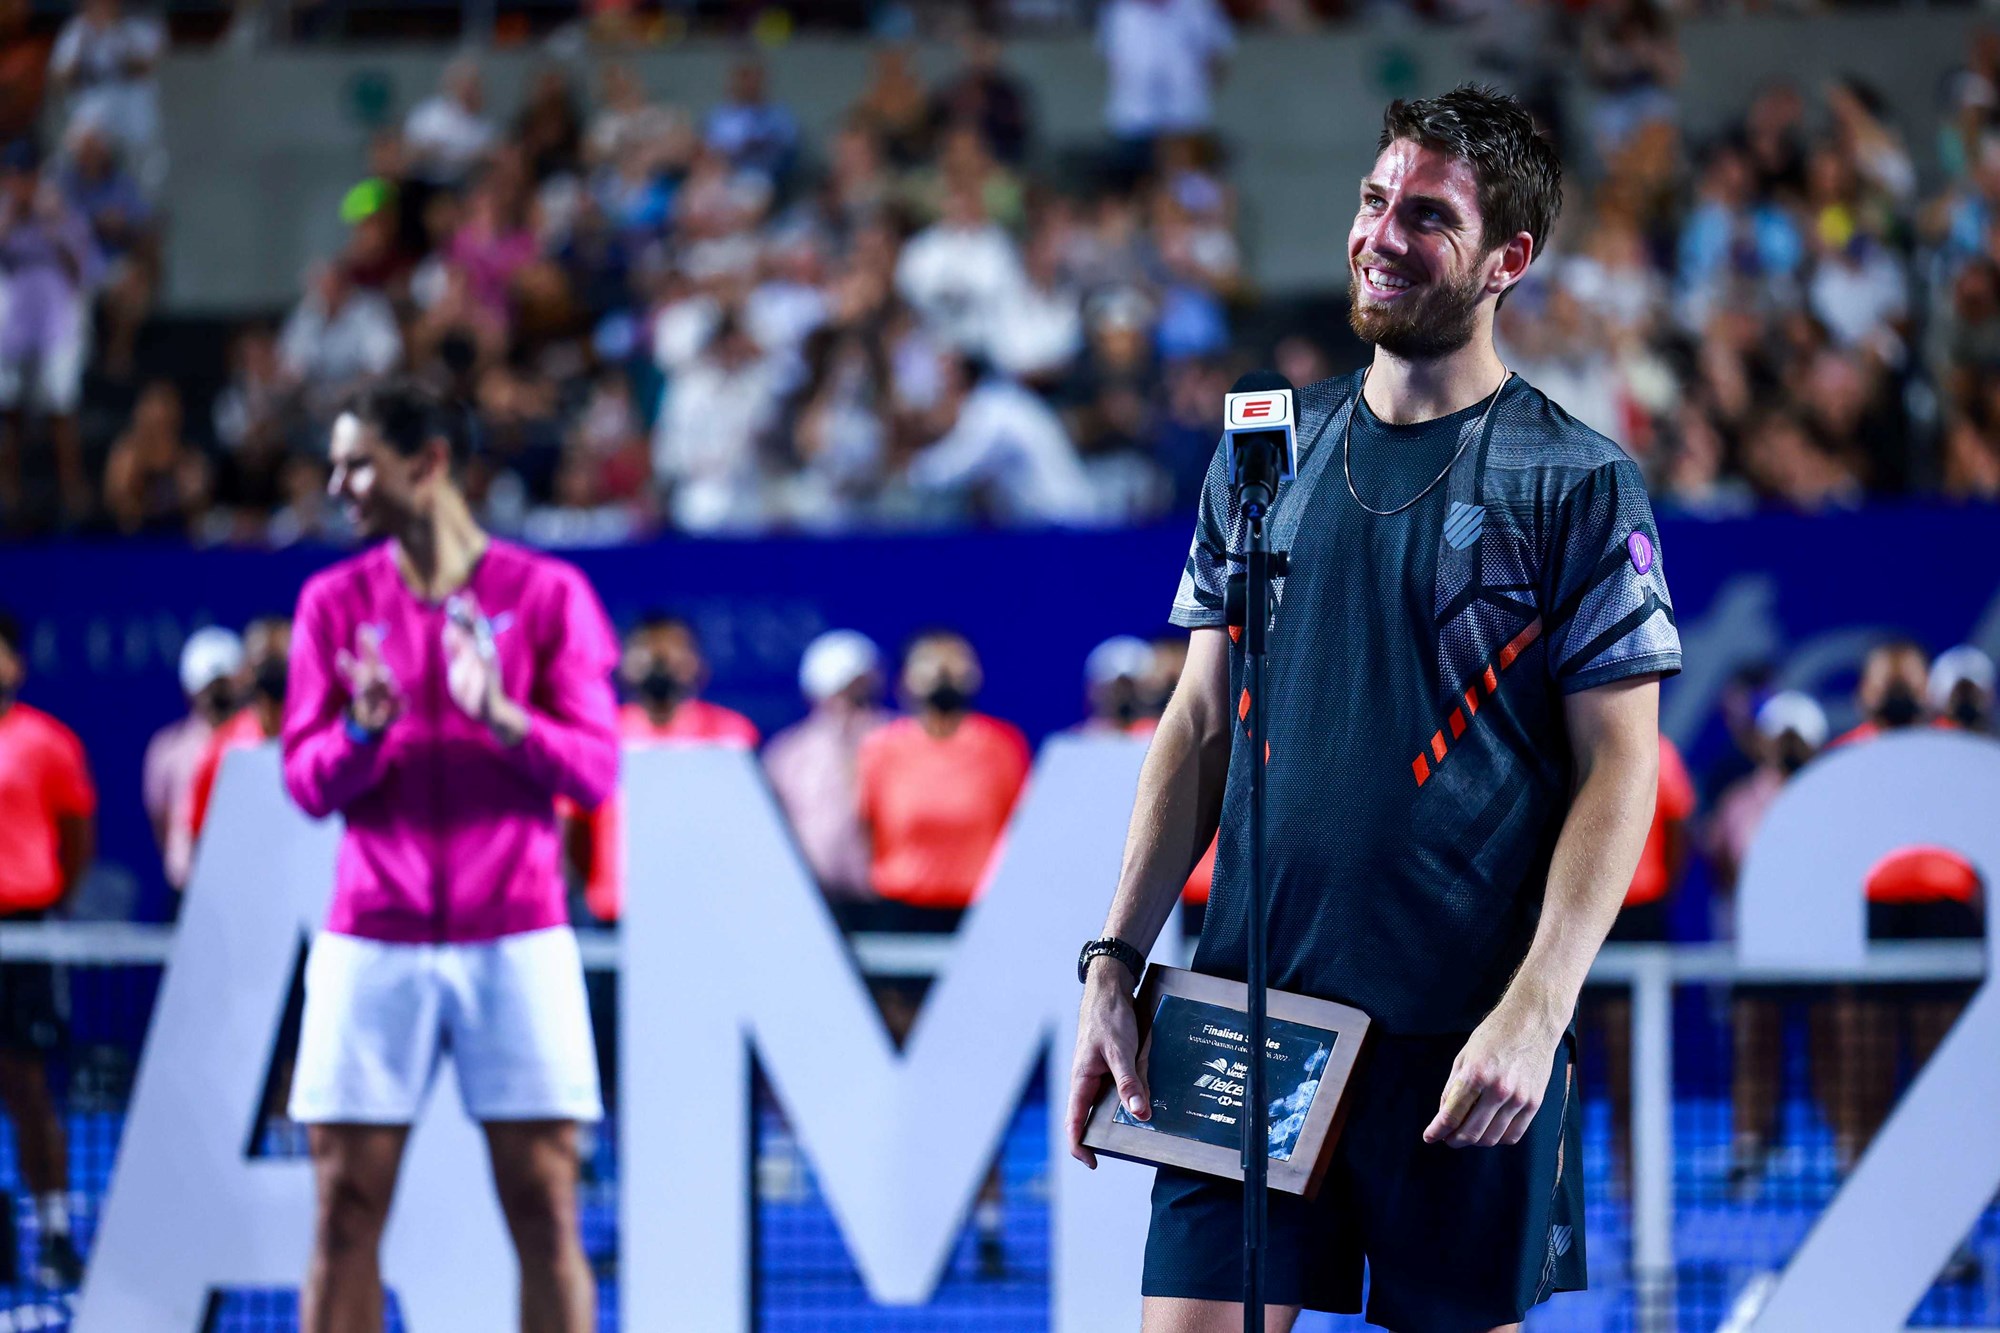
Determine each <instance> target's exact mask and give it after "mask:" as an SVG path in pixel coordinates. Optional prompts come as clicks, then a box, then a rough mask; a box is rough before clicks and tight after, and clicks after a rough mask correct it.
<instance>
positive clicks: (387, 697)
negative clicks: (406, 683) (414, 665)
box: [334, 625, 403, 734]
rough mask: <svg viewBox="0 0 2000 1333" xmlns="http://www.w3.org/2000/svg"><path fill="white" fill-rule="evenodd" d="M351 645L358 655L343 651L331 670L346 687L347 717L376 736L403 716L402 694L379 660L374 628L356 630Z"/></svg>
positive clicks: (337, 656)
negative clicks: (338, 674) (334, 668)
mask: <svg viewBox="0 0 2000 1333" xmlns="http://www.w3.org/2000/svg"><path fill="white" fill-rule="evenodd" d="M354 644H355V647H356V648H357V649H358V650H359V651H357V652H352V653H350V652H348V651H347V650H346V649H345V648H343V649H341V650H340V652H339V653H338V654H337V655H336V656H335V657H334V666H335V667H336V668H337V669H338V670H339V671H340V675H341V679H342V680H344V681H345V682H346V683H347V699H348V703H347V713H348V716H349V717H352V718H353V719H354V721H355V724H356V725H357V726H360V727H364V728H366V729H367V730H369V731H372V732H376V733H378V734H379V733H381V732H383V731H386V730H387V729H388V727H389V724H390V723H391V722H394V721H395V720H396V719H397V718H398V717H400V716H402V713H403V691H402V689H401V688H400V687H399V686H398V685H397V684H396V675H395V673H394V672H392V671H391V670H389V664H388V663H387V662H384V661H383V660H382V640H381V636H380V635H379V634H378V633H377V631H376V630H375V628H374V626H372V625H363V626H362V627H361V628H360V629H359V630H357V631H356V632H355V635H354Z"/></svg>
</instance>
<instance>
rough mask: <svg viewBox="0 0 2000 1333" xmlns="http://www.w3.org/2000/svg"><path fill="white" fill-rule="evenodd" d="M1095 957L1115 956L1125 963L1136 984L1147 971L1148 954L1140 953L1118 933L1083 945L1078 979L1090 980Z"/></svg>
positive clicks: (1077, 971) (1078, 960)
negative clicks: (1091, 963)
mask: <svg viewBox="0 0 2000 1333" xmlns="http://www.w3.org/2000/svg"><path fill="white" fill-rule="evenodd" d="M1093 958H1115V959H1117V960H1118V961H1119V962H1121V963H1123V964H1125V970H1126V971H1127V972H1130V973H1131V974H1132V980H1133V983H1134V984H1135V985H1136V984H1137V983H1138V980H1139V977H1140V976H1141V975H1143V974H1144V972H1145V971H1146V955H1144V954H1142V953H1140V952H1139V951H1138V950H1137V949H1135V948H1133V947H1132V946H1131V945H1129V944H1127V943H1126V942H1125V941H1124V940H1121V939H1119V938H1118V937H1117V936H1116V935H1106V936H1105V937H1104V938H1103V939H1098V940H1092V941H1091V942H1090V943H1088V944H1086V945H1084V946H1083V952H1082V953H1080V954H1078V955H1077V959H1076V979H1077V980H1078V981H1087V980H1089V978H1090V962H1091V960H1092V959H1093Z"/></svg>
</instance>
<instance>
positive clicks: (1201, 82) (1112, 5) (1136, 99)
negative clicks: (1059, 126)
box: [1097, 0, 1234, 148]
mask: <svg viewBox="0 0 2000 1333" xmlns="http://www.w3.org/2000/svg"><path fill="white" fill-rule="evenodd" d="M1233 44H1234V37H1233V36H1232V35H1231V33H1230V29H1229V20H1228V19H1227V18H1226V17H1224V15H1223V13H1222V9H1221V7H1220V6H1219V5H1217V4H1216V3H1215V0H1109V3H1107V4H1106V5H1105V6H1104V7H1103V8H1102V9H1100V10H1099V11H1098V15H1097V49H1098V53H1099V54H1100V55H1102V56H1103V57H1104V61H1105V65H1106V67H1107V73H1108V75H1109V95H1108V97H1107V99H1106V101H1105V106H1104V120H1105V124H1106V126H1107V127H1108V128H1109V129H1110V131H1111V133H1112V135H1113V136H1114V137H1115V138H1117V139H1119V140H1121V141H1123V142H1124V143H1126V144H1128V145H1143V146H1146V147H1147V148H1150V146H1151V144H1152V141H1153V140H1154V139H1156V138H1158V137H1159V136H1160V135H1163V134H1191V133H1199V132H1201V131H1203V130H1206V129H1208V128H1209V126H1210V124H1211V122H1212V121H1213V119H1214V106H1213V96H1214V91H1215V85H1216V84H1217V83H1218V82H1219V81H1220V79H1221V75H1222V67H1223V61H1224V59H1225V58H1226V57H1227V56H1228V54H1229V51H1230V48H1231V47H1232V45H1233Z"/></svg>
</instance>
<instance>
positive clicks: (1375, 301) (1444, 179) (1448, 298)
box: [1347, 139, 1534, 360]
mask: <svg viewBox="0 0 2000 1333" xmlns="http://www.w3.org/2000/svg"><path fill="white" fill-rule="evenodd" d="M1533 252H1534V242H1533V240H1532V239H1530V238H1529V237H1528V235H1527V234H1526V233H1525V232H1523V233H1521V234H1520V235H1517V236H1513V237H1508V238H1505V239H1503V240H1502V242H1501V243H1500V244H1499V245H1497V246H1495V247H1493V248H1492V249H1488V248H1487V247H1486V244H1485V235H1484V221H1483V219H1482V218H1481V216H1480V211H1479V182H1478V180H1477V179H1476V178H1475V176H1474V175H1473V170H1472V166H1471V164H1470V163H1468V162H1466V161H1465V160H1464V159H1463V158H1459V157H1454V156H1453V155H1451V154H1450V153H1446V152H1443V151H1441V150H1439V149H1435V148H1427V147H1425V146H1424V145H1422V144H1420V143H1418V142H1416V141H1415V140H1413V139H1397V140H1394V141H1393V142H1391V143H1390V144H1389V146H1388V147H1387V148H1384V149H1383V150H1382V152H1381V155H1380V156H1379V157H1377V158H1376V159H1375V165H1374V167H1373V168H1371V169H1370V171H1369V172H1368V175H1367V177H1366V178H1365V179H1363V181H1362V182H1361V197H1360V201H1359V203H1358V204H1357V206H1356V208H1355V212H1354V225H1353V226H1352V227H1350V228H1349V229H1348V233H1347V270H1348V280H1349V282H1348V300H1349V310H1348V317H1347V319H1348V323H1349V325H1351V326H1352V327H1353V329H1354V332H1355V334H1356V335H1357V336H1358V337H1360V338H1361V339H1362V340H1363V341H1365V342H1370V343H1373V344H1375V345H1376V346H1377V347H1380V348H1381V349H1382V350H1384V351H1386V352H1388V353H1390V354H1391V355H1393V356H1399V357H1404V358H1407V359H1412V360H1416V359H1428V358H1432V357H1439V356H1445V355H1447V354H1449V353H1451V352H1455V351H1457V350H1458V349H1459V348H1461V347H1463V346H1465V345H1466V344H1467V343H1468V342H1470V341H1471V340H1472V338H1473V335H1474V334H1475V333H1477V332H1479V331H1480V329H1481V328H1482V327H1483V328H1486V329H1491V327H1492V321H1493V307H1492V303H1491V301H1490V300H1489V298H1493V297H1497V296H1498V295H1499V294H1500V293H1501V292H1503V291H1505V290H1506V289H1507V288H1508V287H1510V286H1512V285H1513V284H1514V283H1515V282H1517V281H1519V279H1520V276H1521V274H1522V273H1524V272H1526V271H1527V267H1528V261H1529V259H1530V258H1531V257H1532V256H1533Z"/></svg>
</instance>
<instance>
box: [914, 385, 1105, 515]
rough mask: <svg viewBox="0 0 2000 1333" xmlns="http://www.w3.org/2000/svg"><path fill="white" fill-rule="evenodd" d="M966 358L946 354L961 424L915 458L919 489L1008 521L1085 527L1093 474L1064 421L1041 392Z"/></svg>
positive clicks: (948, 398) (948, 400) (948, 389)
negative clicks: (973, 504)
mask: <svg viewBox="0 0 2000 1333" xmlns="http://www.w3.org/2000/svg"><path fill="white" fill-rule="evenodd" d="M983 370H985V368H984V367H982V366H980V365H978V364H976V363H974V362H972V361H969V360H967V359H966V358H964V357H951V358H948V359H947V368H946V372H945V380H946V386H945V398H944V404H943V406H944V408H945V410H946V412H947V413H949V412H950V411H951V408H952V406H953V405H954V404H956V406H957V412H956V421H955V422H954V423H953V425H952V426H951V428H950V429H949V430H947V431H946V432H945V433H944V435H943V436H942V438H940V439H939V440H938V441H937V442H936V443H934V444H932V445H930V446H929V447H927V448H925V449H924V450H923V451H921V452H920V453H918V454H917V456H916V457H915V458H914V459H912V460H911V461H910V466H909V472H908V479H909V482H910V484H911V485H912V486H913V487H915V488H916V489H917V490H919V491H931V492H943V493H947V494H951V495H955V496H958V497H961V498H963V499H965V500H967V501H968V502H972V501H976V502H977V503H978V506H979V508H980V509H981V510H982V511H983V512H985V513H987V514H990V515H991V516H992V517H993V518H995V519H996V520H998V521H999V522H1001V523H1006V524H1015V525H1032V524H1043V523H1048V524H1059V525H1065V526H1086V525H1088V524H1090V523H1092V522H1094V521H1095V520H1096V518H1097V512H1096V510H1097V506H1096V504H1095V502H1094V499H1093V492H1092V489H1091V483H1090V477H1089V474H1087V473H1086V472H1085V471H1084V468H1083V463H1082V462H1081V461H1080V460H1079V459H1078V458H1077V454H1076V446H1075V445H1074V444H1072V443H1071V442H1070V438H1069V433H1068V432H1067V431H1065V430H1064V429H1063V424H1062V418H1060V417H1058V416H1057V415H1056V413H1055V410H1054V409H1053V408H1051V407H1050V406H1049V405H1048V404H1047V403H1045V402H1043V401H1042V400H1041V399H1040V398H1039V397H1037V396H1036V395H1035V394H1033V393H1031V392H1029V391H1028V390H1026V389H1024V388H1022V387H1021V386H1020V385H1019V384H1016V383H1014V382H1013V381H1012V380H1010V379H1007V378H1005V377H1004V376H1002V375H999V374H996V373H990V372H989V373H983V374H982V373H981V372H982V371H983Z"/></svg>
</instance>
